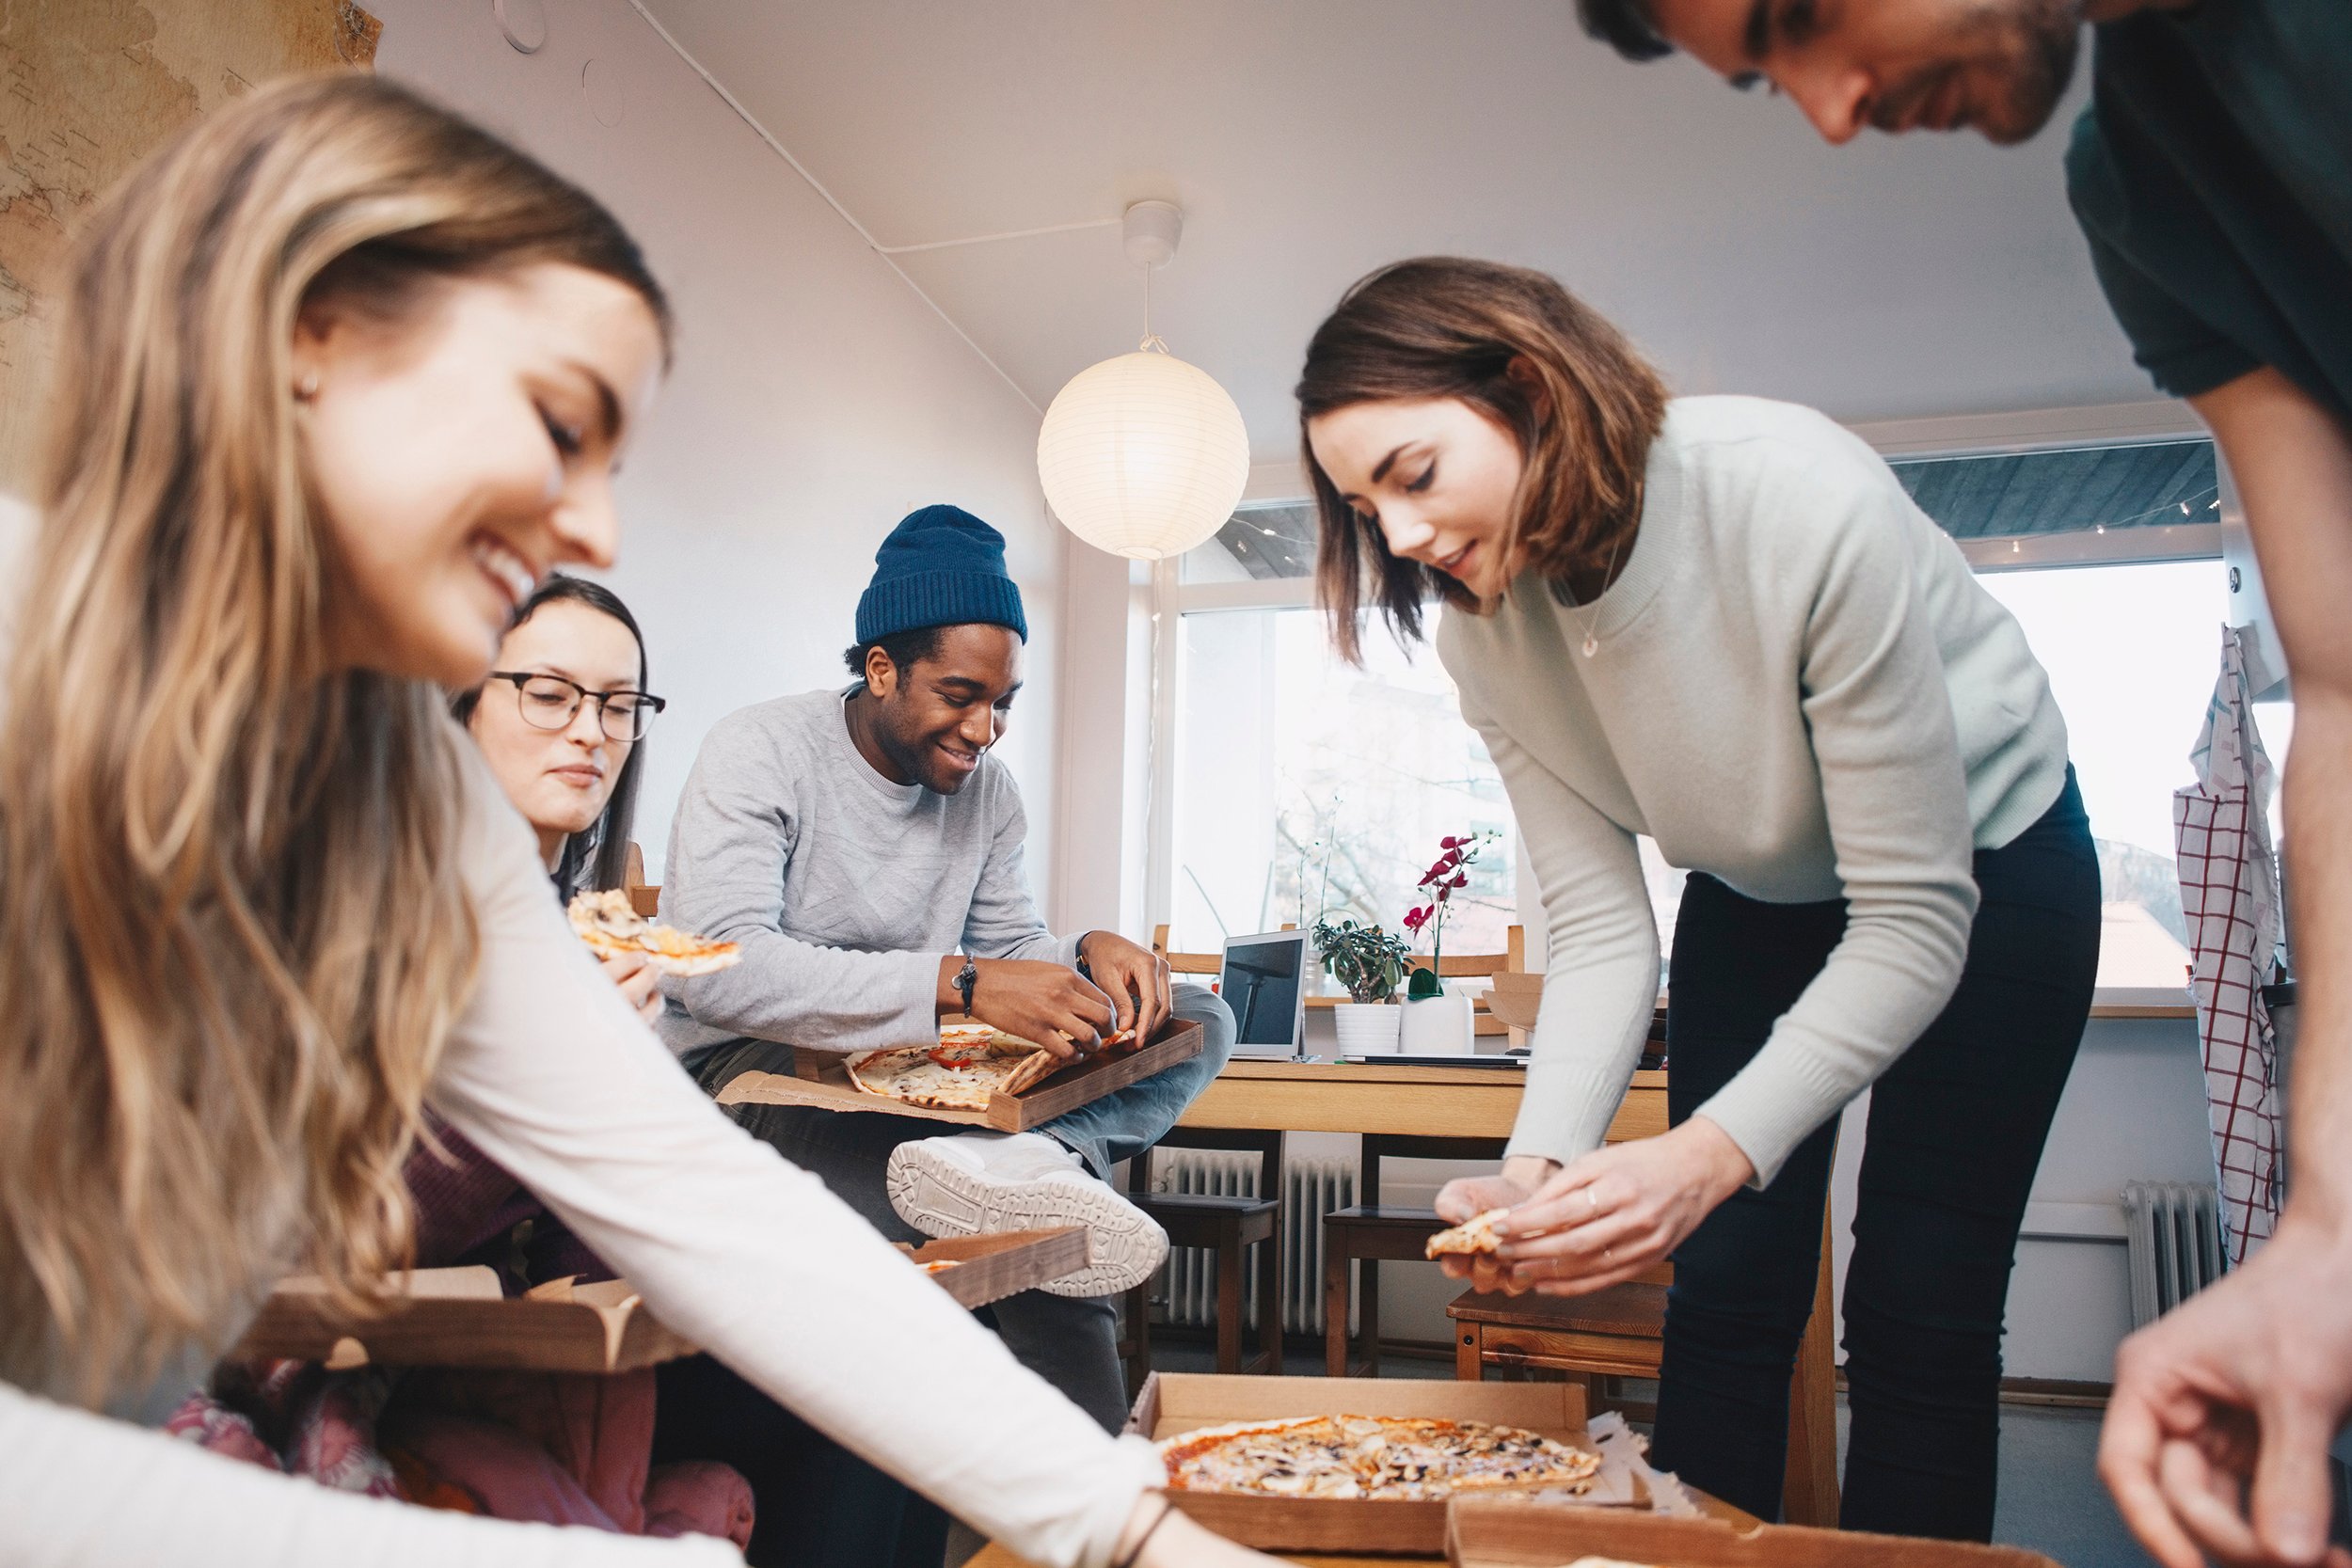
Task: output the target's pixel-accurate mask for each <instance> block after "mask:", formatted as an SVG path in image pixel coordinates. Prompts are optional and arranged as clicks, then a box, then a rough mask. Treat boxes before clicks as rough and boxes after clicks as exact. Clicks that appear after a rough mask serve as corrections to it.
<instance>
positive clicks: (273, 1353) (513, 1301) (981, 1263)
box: [234, 1226, 1089, 1373]
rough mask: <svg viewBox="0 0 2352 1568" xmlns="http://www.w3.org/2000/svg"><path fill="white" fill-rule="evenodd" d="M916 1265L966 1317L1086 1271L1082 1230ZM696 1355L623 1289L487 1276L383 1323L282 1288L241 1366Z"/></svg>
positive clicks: (437, 1276)
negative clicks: (358, 1319) (929, 1266)
mask: <svg viewBox="0 0 2352 1568" xmlns="http://www.w3.org/2000/svg"><path fill="white" fill-rule="evenodd" d="M898 1250H899V1251H901V1252H903V1253H906V1254H907V1255H908V1256H909V1257H911V1258H913V1259H914V1261H916V1262H917V1263H927V1262H931V1261H934V1260H941V1259H952V1260H953V1261H954V1262H955V1263H956V1265H957V1266H956V1267H954V1268H952V1269H943V1270H941V1271H940V1272H939V1273H937V1274H935V1275H931V1276H930V1277H931V1279H932V1282H933V1283H935V1284H936V1285H938V1286H939V1288H940V1289H941V1290H943V1291H946V1292H947V1294H948V1295H949V1296H950V1297H952V1298H954V1300H955V1301H957V1302H958V1303H959V1304H961V1306H963V1307H984V1306H986V1305H987V1304H988V1303H990V1302H992V1301H1001V1300H1003V1299H1004V1298H1005V1297H1007V1296H1009V1295H1012V1294H1014V1293H1015V1292H1017V1291H1026V1290H1031V1289H1033V1288H1035V1287H1037V1286H1039V1285H1042V1284H1044V1283H1046V1282H1047V1281H1048V1280H1054V1279H1059V1278H1061V1277H1062V1276H1063V1275H1069V1274H1073V1273H1075V1272H1076V1271H1078V1270H1079V1269H1082V1268H1085V1267H1086V1265H1087V1262H1088V1258H1089V1254H1088V1249H1087V1234H1086V1231H1085V1230H1084V1228H1082V1227H1077V1226H1064V1227H1058V1228H1056V1229H1051V1230H1009V1231H1004V1232H1001V1233H999V1234H996V1235H993V1236H966V1237H962V1238H960V1239H958V1240H954V1241H942V1242H930V1243H925V1244H924V1245H922V1246H920V1247H905V1246H901V1247H900V1248H899V1249H898ZM694 1350H695V1347H694V1346H693V1345H692V1344H691V1342H689V1341H688V1340H687V1339H686V1338H683V1337H682V1336H680V1335H678V1334H676V1333H674V1332H673V1331H672V1330H671V1329H669V1328H668V1327H666V1326H665V1325H663V1324H662V1323H661V1322H660V1320H659V1319H657V1318H656V1317H655V1316H654V1315H653V1314H652V1313H651V1312H649V1311H647V1310H646V1309H645V1306H644V1302H643V1301H642V1300H641V1299H640V1298H639V1296H638V1294H637V1291H636V1288H635V1287H634V1286H632V1285H630V1284H629V1283H628V1281H627V1280H625V1279H608V1280H604V1281H601V1282H600V1283H597V1284H595V1285H579V1284H575V1283H573V1282H572V1280H571V1279H569V1278H564V1279H556V1280H549V1281H548V1283H547V1284H545V1285H541V1286H538V1287H537V1288H535V1289H534V1290H532V1291H531V1292H530V1293H529V1294H527V1295H521V1296H506V1295H502V1294H501V1292H500V1289H499V1277H498V1275H497V1273H496V1272H495V1271H493V1270H491V1269H488V1268H485V1267H479V1266H477V1267H473V1268H463V1269H419V1270H417V1271H416V1272H415V1273H414V1274H412V1275H409V1276H408V1290H407V1291H406V1294H405V1297H404V1298H403V1299H402V1300H401V1301H400V1302H398V1303H397V1304H396V1305H394V1306H393V1307H392V1308H391V1309H390V1310H389V1312H387V1313H386V1314H385V1315H384V1316H383V1317H381V1318H377V1319H375V1320H373V1321H372V1322H367V1323H353V1322H351V1321H350V1320H348V1319H346V1318H342V1317H339V1316H337V1315H336V1313H335V1312H334V1309H333V1307H332V1306H331V1304H330V1302H329V1300H328V1297H327V1294H326V1287H325V1286H324V1285H322V1284H321V1283H320V1282H319V1281H318V1280H316V1279H314V1278H311V1277H310V1276H308V1275H296V1276H294V1278H291V1279H286V1280H282V1281H280V1282H279V1284H278V1289H277V1290H276V1291H272V1292H271V1293H270V1296H269V1299H268V1300H266V1301H264V1302H263V1303H262V1310H261V1311H260V1313H259V1314H258V1315H256V1316H255V1318H254V1320H253V1324H252V1326H251V1327H250V1328H248V1329H246V1335H245V1338H243V1339H242V1340H240V1341H239V1342H238V1345H237V1349H236V1351H235V1352H234V1358H236V1359H240V1360H245V1359H254V1358H274V1357H279V1356H285V1357H290V1358H292V1359H294V1360H298V1361H324V1362H326V1364H327V1365H328V1366H330V1367H333V1368H335V1369H337V1370H342V1369H346V1368H351V1367H363V1366H366V1365H367V1364H368V1363H370V1362H371V1361H373V1362H374V1363H376V1364H377V1365H379V1366H387V1367H483V1368H496V1369H499V1370H507V1371H540V1372H591V1373H603V1372H628V1371H635V1370H637V1369H639V1368H641V1367H652V1366H656V1365H659V1364H660V1363H661V1362H664V1361H674V1360H675V1359H676V1358H678V1357H679V1356H681V1355H691V1354H694Z"/></svg>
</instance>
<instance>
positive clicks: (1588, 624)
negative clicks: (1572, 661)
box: [1577, 533, 1625, 658]
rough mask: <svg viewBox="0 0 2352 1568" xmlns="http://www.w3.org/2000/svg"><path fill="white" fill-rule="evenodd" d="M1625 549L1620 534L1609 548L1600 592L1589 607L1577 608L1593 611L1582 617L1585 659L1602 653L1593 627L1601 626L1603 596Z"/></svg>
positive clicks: (1595, 595)
mask: <svg viewBox="0 0 2352 1568" xmlns="http://www.w3.org/2000/svg"><path fill="white" fill-rule="evenodd" d="M1623 548H1625V535H1624V534H1622V533H1620V534H1618V535H1617V542H1616V543H1615V544H1613V545H1612V546H1609V565H1608V567H1607V568H1606V569H1605V570H1604V571H1603V572H1602V573H1601V577H1600V589H1599V592H1598V593H1596V594H1594V595H1593V597H1592V602H1591V603H1590V604H1589V605H1579V606H1578V607H1577V608H1578V609H1579V610H1590V611H1591V613H1590V614H1587V615H1584V616H1581V617H1580V619H1581V620H1582V621H1583V623H1584V657H1586V658H1590V657H1593V656H1594V655H1595V654H1597V653H1598V652H1600V639H1599V638H1598V637H1597V636H1595V635H1594V633H1593V627H1594V626H1597V625H1598V624H1599V621H1600V601H1601V595H1602V594H1607V593H1608V592H1609V582H1610V579H1611V578H1614V577H1615V576H1616V575H1617V552H1618V551H1619V550H1621V549H1623Z"/></svg>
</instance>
